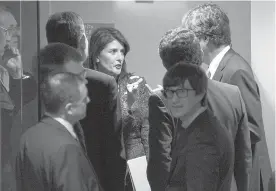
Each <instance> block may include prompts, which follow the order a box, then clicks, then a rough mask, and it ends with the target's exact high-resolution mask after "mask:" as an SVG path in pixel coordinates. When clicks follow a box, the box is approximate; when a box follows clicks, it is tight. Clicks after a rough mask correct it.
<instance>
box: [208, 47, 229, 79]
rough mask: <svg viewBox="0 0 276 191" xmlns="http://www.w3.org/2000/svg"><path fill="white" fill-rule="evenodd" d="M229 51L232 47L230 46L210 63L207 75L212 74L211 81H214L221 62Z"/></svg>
mask: <svg viewBox="0 0 276 191" xmlns="http://www.w3.org/2000/svg"><path fill="white" fill-rule="evenodd" d="M229 49H230V46H229V45H228V46H226V47H225V48H224V49H222V51H220V53H218V55H217V56H216V57H215V58H214V59H213V60H212V62H211V63H210V65H209V68H208V70H207V72H206V73H208V72H210V74H211V76H210V79H212V78H213V76H214V75H215V73H216V71H217V68H218V66H219V63H220V61H221V60H222V58H223V57H224V55H225V54H226V52H227V51H228V50H229Z"/></svg>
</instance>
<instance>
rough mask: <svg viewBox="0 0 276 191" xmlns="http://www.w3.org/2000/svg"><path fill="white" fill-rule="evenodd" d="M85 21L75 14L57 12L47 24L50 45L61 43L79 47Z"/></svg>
mask: <svg viewBox="0 0 276 191" xmlns="http://www.w3.org/2000/svg"><path fill="white" fill-rule="evenodd" d="M81 25H83V20H82V18H81V16H80V15H79V14H77V13H75V12H71V11H65V12H57V13H54V14H53V15H51V16H50V17H49V19H48V21H47V24H46V37H47V41H48V43H53V42H61V43H65V44H68V45H69V46H72V47H74V48H78V47H79V43H80V40H81V38H82V36H83V33H84V31H82V29H81Z"/></svg>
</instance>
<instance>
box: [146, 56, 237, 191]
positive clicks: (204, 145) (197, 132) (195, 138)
mask: <svg viewBox="0 0 276 191" xmlns="http://www.w3.org/2000/svg"><path fill="white" fill-rule="evenodd" d="M207 85H208V79H207V77H206V75H205V74H204V71H203V70H202V69H201V68H200V66H197V65H195V64H190V63H189V62H186V61H185V62H182V63H181V62H180V63H176V64H175V65H174V66H172V67H171V68H169V69H168V71H167V72H166V74H165V76H164V78H163V86H164V91H163V94H164V97H165V99H166V103H167V104H166V105H167V108H168V111H169V112H170V113H171V116H172V117H173V120H174V124H175V125H174V126H173V129H172V137H171V138H172V147H171V151H170V153H171V160H172V162H171V167H170V173H169V177H168V181H167V183H166V187H165V188H161V189H160V190H168V191H189V190H198V191H200V190H206V191H229V190H230V187H231V180H232V174H233V166H234V144H233V141H232V138H231V137H230V134H229V133H228V131H227V129H226V128H225V127H224V125H223V124H222V123H220V122H219V121H218V119H217V118H216V117H215V116H214V113H213V112H212V111H211V110H210V109H209V108H208V106H207V100H206V99H207V97H206V95H207V94H208V92H207ZM157 128H158V127H157ZM150 152H151V150H150Z"/></svg>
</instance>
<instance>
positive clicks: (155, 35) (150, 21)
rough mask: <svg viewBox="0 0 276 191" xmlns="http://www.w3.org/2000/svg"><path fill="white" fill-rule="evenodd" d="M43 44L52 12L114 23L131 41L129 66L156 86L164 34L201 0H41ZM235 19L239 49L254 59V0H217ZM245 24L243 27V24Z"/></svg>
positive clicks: (234, 33) (159, 78) (234, 35)
mask: <svg viewBox="0 0 276 191" xmlns="http://www.w3.org/2000/svg"><path fill="white" fill-rule="evenodd" d="M39 3H40V4H41V6H40V12H41V15H40V25H41V31H40V35H41V46H43V45H45V44H46V33H45V25H46V22H47V19H48V16H49V15H50V14H51V13H54V12H59V11H75V12H77V13H79V14H80V15H81V16H82V17H83V20H84V22H95V23H114V24H115V27H116V28H117V29H119V30H120V31H121V32H122V33H123V34H124V35H125V37H126V38H127V40H128V41H129V43H130V46H131V47H130V48H131V50H130V52H129V54H128V55H127V57H126V60H127V64H128V69H129V71H130V72H135V73H136V74H137V75H140V76H144V77H145V78H146V80H147V82H148V83H149V84H150V85H151V86H153V87H156V85H157V84H160V83H161V81H162V77H163V75H164V73H165V69H164V67H163V66H162V64H161V60H160V58H159V55H158V45H159V42H160V39H161V37H162V36H163V34H164V33H165V32H166V31H167V30H169V29H170V28H172V27H175V26H177V25H179V24H180V23H181V19H182V17H183V15H184V14H185V13H186V12H187V11H188V9H190V8H192V7H194V6H196V5H198V4H201V3H203V2H199V1H153V2H152V3H137V2H135V1H101V2H99V1H85V2H84V1H81V2H76V1H67V2H64V1H50V2H47V1H46V2H45V1H40V2H39ZM216 3H217V4H219V5H220V6H221V7H222V8H223V9H224V10H225V11H226V12H227V13H228V16H229V18H230V20H231V23H230V25H231V28H232V41H233V47H234V48H235V50H236V51H237V52H238V53H240V54H241V55H242V56H243V57H244V58H245V59H246V60H248V61H249V62H250V59H251V56H250V39H251V38H250V2H226V1H225V2H224V1H216ZM241 26H242V27H241Z"/></svg>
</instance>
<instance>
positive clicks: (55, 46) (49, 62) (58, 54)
mask: <svg viewBox="0 0 276 191" xmlns="http://www.w3.org/2000/svg"><path fill="white" fill-rule="evenodd" d="M69 61H75V62H79V63H81V62H82V56H81V54H80V52H79V51H78V50H77V49H75V48H73V47H71V46H69V45H67V44H63V43H50V44H48V45H46V46H45V47H44V48H42V49H41V50H40V52H39V63H40V74H41V79H43V78H44V77H45V76H46V75H47V74H49V73H50V72H52V71H54V70H55V69H56V68H57V67H59V66H63V65H64V64H65V63H67V62H69Z"/></svg>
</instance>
